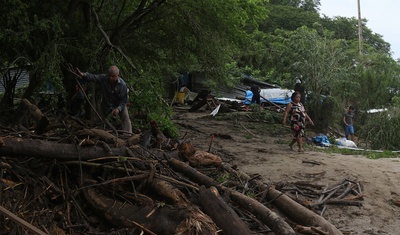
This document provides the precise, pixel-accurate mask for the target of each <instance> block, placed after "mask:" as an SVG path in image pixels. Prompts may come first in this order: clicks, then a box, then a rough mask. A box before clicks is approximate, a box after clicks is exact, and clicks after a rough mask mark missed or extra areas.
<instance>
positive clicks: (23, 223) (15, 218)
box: [0, 206, 47, 235]
mask: <svg viewBox="0 0 400 235" xmlns="http://www.w3.org/2000/svg"><path fill="white" fill-rule="evenodd" d="M0 214H2V215H4V216H6V217H7V218H9V219H11V220H12V221H14V222H15V223H17V224H19V225H21V226H23V227H24V228H26V229H27V230H28V231H29V232H31V233H33V234H36V235H47V233H45V232H43V231H42V230H40V229H38V228H37V227H35V226H33V225H31V224H29V223H28V222H26V221H25V220H23V219H21V218H19V217H18V216H16V215H15V214H13V213H11V211H9V210H7V209H6V208H4V207H2V206H0Z"/></svg>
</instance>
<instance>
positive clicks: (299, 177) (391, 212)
mask: <svg viewBox="0 0 400 235" xmlns="http://www.w3.org/2000/svg"><path fill="white" fill-rule="evenodd" d="M263 112H268V111H263ZM209 113H210V111H207V110H202V111H196V112H187V111H185V110H184V109H180V110H177V111H176V114H175V116H174V122H175V123H177V124H178V125H179V126H180V132H181V135H182V136H185V138H186V139H187V140H188V141H190V142H191V143H193V145H194V146H195V147H196V148H198V149H201V150H208V149H210V151H211V152H212V153H214V154H217V155H219V156H221V157H222V158H223V159H224V161H225V162H228V163H230V164H232V165H235V166H237V167H238V169H239V170H240V171H243V172H245V173H247V174H249V175H257V174H258V175H260V177H261V179H262V180H263V181H265V182H267V183H269V184H276V183H278V182H281V183H282V182H283V183H287V184H289V183H295V182H300V181H307V182H310V183H312V184H315V185H325V186H333V185H336V184H338V183H340V182H342V181H343V180H346V179H348V180H351V181H354V182H359V184H360V186H361V190H362V194H363V195H364V197H363V200H362V201H361V204H362V206H347V205H345V206H340V205H328V206H327V208H326V209H325V210H324V212H323V217H324V218H325V219H327V220H328V221H329V222H331V223H332V224H333V225H335V226H336V227H337V228H338V229H339V230H340V231H342V232H343V234H352V235H365V234H370V235H382V234H390V235H398V234H400V223H399V222H398V221H399V219H400V207H398V206H397V205H396V203H395V202H396V201H397V200H400V180H399V173H400V159H398V158H391V159H377V160H372V159H368V158H367V157H365V156H363V155H360V154H357V151H355V152H354V155H343V154H338V153H332V151H329V149H328V148H324V149H321V147H318V146H315V145H314V144H312V143H310V144H307V145H305V152H304V153H299V152H297V151H293V150H291V149H289V147H288V143H289V141H290V138H291V134H290V130H289V129H288V128H284V127H282V126H281V125H279V124H273V123H271V122H270V120H269V121H265V120H262V119H254V118H252V117H251V115H249V114H250V113H247V112H241V113H240V114H239V113H236V114H234V115H232V113H230V114H223V113H218V114H217V115H216V116H211V115H210V114H209ZM308 133H309V136H310V137H312V134H311V133H312V132H311V130H310V131H309V132H308ZM212 134H214V141H213V142H212V144H211V148H210V142H211V135H212ZM295 150H296V149H295Z"/></svg>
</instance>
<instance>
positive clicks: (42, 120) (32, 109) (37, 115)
mask: <svg viewBox="0 0 400 235" xmlns="http://www.w3.org/2000/svg"><path fill="white" fill-rule="evenodd" d="M20 105H21V109H22V110H23V109H24V108H25V110H26V111H28V112H29V114H30V115H31V117H32V118H33V120H35V122H36V128H35V132H36V134H38V135H40V134H43V133H44V129H45V128H46V127H47V125H48V124H49V122H50V121H49V119H48V118H47V117H46V116H45V115H43V113H42V111H40V109H39V108H38V107H36V106H35V105H33V104H32V103H31V102H29V100H27V99H22V100H21V104H20ZM22 107H24V108H22Z"/></svg>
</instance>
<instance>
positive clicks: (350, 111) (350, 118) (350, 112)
mask: <svg viewBox="0 0 400 235" xmlns="http://www.w3.org/2000/svg"><path fill="white" fill-rule="evenodd" d="M354 110H355V109H354V107H353V106H349V107H348V108H347V110H346V112H345V113H344V117H343V122H344V125H345V129H344V131H345V135H346V139H349V135H350V140H351V141H354V126H353V124H354Z"/></svg>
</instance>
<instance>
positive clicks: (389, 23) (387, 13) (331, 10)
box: [320, 0, 400, 60]
mask: <svg viewBox="0 0 400 235" xmlns="http://www.w3.org/2000/svg"><path fill="white" fill-rule="evenodd" d="M320 2H321V11H320V13H321V14H324V15H326V16H329V17H334V16H345V17H356V18H358V6H357V0H320ZM360 9H361V18H365V19H367V20H368V22H367V27H368V28H370V29H371V30H372V31H373V32H374V33H377V34H380V35H382V37H383V40H385V41H386V42H388V43H390V45H391V50H392V52H393V54H392V57H393V59H395V60H396V59H398V58H400V27H399V23H400V0H360Z"/></svg>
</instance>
